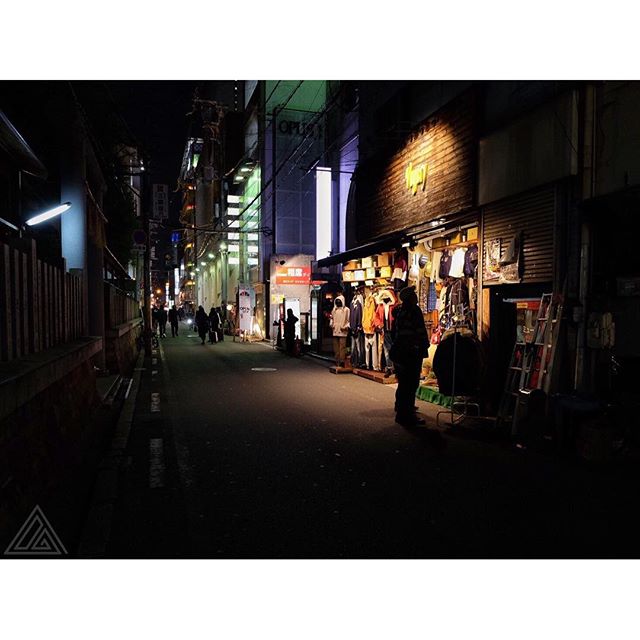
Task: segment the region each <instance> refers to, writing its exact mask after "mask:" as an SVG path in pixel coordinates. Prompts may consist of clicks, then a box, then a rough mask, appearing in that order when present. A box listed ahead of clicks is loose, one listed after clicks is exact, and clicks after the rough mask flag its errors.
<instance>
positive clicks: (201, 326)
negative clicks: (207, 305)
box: [196, 305, 209, 344]
mask: <svg viewBox="0 0 640 640" xmlns="http://www.w3.org/2000/svg"><path fill="white" fill-rule="evenodd" d="M196 327H198V335H199V336H200V340H202V344H204V341H205V340H206V338H207V331H208V330H209V318H208V317H207V312H206V311H205V310H204V308H203V307H202V305H200V306H199V307H198V310H197V311H196Z"/></svg>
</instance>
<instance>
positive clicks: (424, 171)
mask: <svg viewBox="0 0 640 640" xmlns="http://www.w3.org/2000/svg"><path fill="white" fill-rule="evenodd" d="M428 174H429V166H428V165H427V163H426V162H423V163H422V164H419V165H417V166H415V167H414V166H413V162H410V163H409V165H408V166H407V168H406V170H405V172H404V179H405V182H406V185H407V189H409V191H411V193H412V194H413V195H414V196H415V195H416V193H418V188H420V189H421V190H422V191H424V190H425V189H426V187H427V175H428Z"/></svg>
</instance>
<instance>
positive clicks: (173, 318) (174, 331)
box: [168, 309, 178, 338]
mask: <svg viewBox="0 0 640 640" xmlns="http://www.w3.org/2000/svg"><path fill="white" fill-rule="evenodd" d="M168 316H169V324H171V337H172V338H175V337H176V336H177V335H178V310H177V309H169V314H168Z"/></svg>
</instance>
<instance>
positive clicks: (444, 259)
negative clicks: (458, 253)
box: [438, 251, 451, 280]
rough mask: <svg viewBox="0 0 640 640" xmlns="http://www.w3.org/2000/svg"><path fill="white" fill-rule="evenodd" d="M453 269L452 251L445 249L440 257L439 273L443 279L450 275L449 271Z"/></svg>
mask: <svg viewBox="0 0 640 640" xmlns="http://www.w3.org/2000/svg"><path fill="white" fill-rule="evenodd" d="M450 269H451V253H449V251H445V252H444V253H443V254H442V256H441V257H440V266H439V268H438V275H439V276H440V278H441V279H442V280H444V279H445V278H447V277H449V271H450Z"/></svg>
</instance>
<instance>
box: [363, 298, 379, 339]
mask: <svg viewBox="0 0 640 640" xmlns="http://www.w3.org/2000/svg"><path fill="white" fill-rule="evenodd" d="M376 304H377V303H376V297H375V296H374V295H373V294H371V295H369V296H367V299H366V300H365V301H364V309H363V311H362V330H363V331H364V332H365V333H366V334H368V335H371V334H372V333H375V330H376V326H375V317H376Z"/></svg>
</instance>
